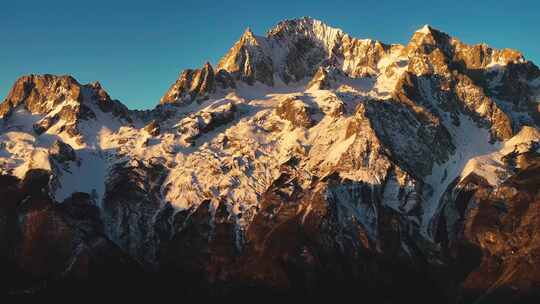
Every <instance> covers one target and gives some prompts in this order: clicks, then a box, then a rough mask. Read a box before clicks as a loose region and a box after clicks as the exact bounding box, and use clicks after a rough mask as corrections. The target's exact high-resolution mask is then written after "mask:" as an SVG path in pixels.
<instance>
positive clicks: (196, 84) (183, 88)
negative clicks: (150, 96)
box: [160, 62, 231, 104]
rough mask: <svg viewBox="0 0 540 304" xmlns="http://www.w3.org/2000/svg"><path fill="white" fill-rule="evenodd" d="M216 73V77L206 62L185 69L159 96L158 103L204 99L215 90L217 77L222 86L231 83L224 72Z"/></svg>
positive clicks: (185, 102)
mask: <svg viewBox="0 0 540 304" xmlns="http://www.w3.org/2000/svg"><path fill="white" fill-rule="evenodd" d="M218 75H219V77H217V79H216V75H214V69H213V68H212V66H211V65H210V63H208V62H207V63H206V64H205V65H204V67H203V68H202V69H197V70H190V69H188V70H185V71H183V72H182V74H181V75H180V78H178V80H177V81H176V82H175V83H174V84H173V85H172V86H171V88H170V89H169V90H168V91H167V93H165V95H164V96H163V97H162V98H161V101H160V104H188V103H190V102H192V101H194V100H204V99H205V98H208V95H209V94H211V93H213V92H214V91H215V89H216V83H215V82H216V81H217V80H218V79H219V82H220V84H221V86H222V87H226V86H228V85H230V84H231V82H230V80H229V79H228V77H227V75H226V73H225V72H220V73H218Z"/></svg>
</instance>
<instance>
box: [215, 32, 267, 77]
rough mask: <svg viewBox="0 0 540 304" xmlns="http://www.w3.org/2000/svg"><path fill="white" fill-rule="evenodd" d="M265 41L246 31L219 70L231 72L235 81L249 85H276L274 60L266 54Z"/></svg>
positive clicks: (224, 58)
mask: <svg viewBox="0 0 540 304" xmlns="http://www.w3.org/2000/svg"><path fill="white" fill-rule="evenodd" d="M264 47H265V41H264V40H263V39H262V38H260V37H256V36H255V35H254V34H253V32H252V31H251V29H249V28H248V29H246V31H245V32H244V34H243V35H242V37H241V38H240V40H239V41H238V42H236V43H235V44H234V46H233V47H232V48H231V49H230V50H229V52H228V53H227V54H226V55H225V56H224V57H223V58H222V59H221V60H220V61H219V64H218V69H222V70H225V71H227V72H229V73H230V74H231V75H232V77H233V78H234V79H238V80H242V81H244V82H246V83H248V84H253V83H254V82H255V81H259V82H261V83H264V84H266V85H269V86H271V85H273V84H274V68H273V63H272V59H271V58H270V57H269V56H268V55H267V54H266V53H265V50H264Z"/></svg>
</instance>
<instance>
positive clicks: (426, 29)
mask: <svg viewBox="0 0 540 304" xmlns="http://www.w3.org/2000/svg"><path fill="white" fill-rule="evenodd" d="M432 30H433V28H432V27H431V26H430V25H429V24H424V26H422V27H421V28H419V29H418V30H416V32H417V33H422V34H429V33H431V31H432Z"/></svg>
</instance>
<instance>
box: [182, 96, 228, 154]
mask: <svg viewBox="0 0 540 304" xmlns="http://www.w3.org/2000/svg"><path fill="white" fill-rule="evenodd" d="M235 113H236V107H235V105H234V103H232V102H231V101H227V100H225V101H224V102H222V103H218V104H215V105H212V106H210V107H208V108H205V109H203V110H201V111H199V112H197V113H193V114H191V115H189V116H188V117H186V118H184V119H182V120H181V121H180V122H179V123H178V125H177V128H178V132H179V133H180V134H181V139H182V141H183V142H184V143H186V144H188V145H192V144H194V142H195V140H196V139H197V138H198V137H199V136H201V135H202V134H204V133H207V132H209V131H211V130H213V129H215V128H217V127H220V126H222V125H224V124H227V123H229V122H231V121H232V120H233V119H234V117H235Z"/></svg>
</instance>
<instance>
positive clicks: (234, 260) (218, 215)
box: [0, 18, 540, 303]
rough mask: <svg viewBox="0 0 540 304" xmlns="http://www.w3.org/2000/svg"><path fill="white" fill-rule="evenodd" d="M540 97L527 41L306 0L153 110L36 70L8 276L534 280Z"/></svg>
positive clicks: (1, 124) (429, 286)
mask: <svg viewBox="0 0 540 304" xmlns="http://www.w3.org/2000/svg"><path fill="white" fill-rule="evenodd" d="M539 100H540V70H539V69H538V68H537V67H536V66H535V65H534V64H533V63H531V62H529V61H527V60H525V58H524V57H523V55H522V54H521V53H519V52H518V51H514V50H509V49H504V50H496V49H493V48H490V47H488V46H487V45H484V44H480V45H466V44H464V43H462V42H460V41H459V40H457V39H455V38H453V37H451V36H449V35H447V34H445V33H443V32H441V31H438V30H436V29H433V28H432V27H429V26H425V27H423V28H421V29H419V30H418V31H416V32H415V33H414V34H413V36H412V38H411V41H410V42H409V43H408V44H407V45H397V44H385V43H381V42H378V41H374V40H370V39H357V38H353V37H350V36H349V35H348V34H346V33H344V32H343V31H341V30H339V29H335V28H332V27H330V26H327V25H325V24H324V23H322V22H320V21H318V20H313V19H310V18H302V19H295V20H287V21H283V22H281V23H279V24H278V25H277V26H276V27H275V28H273V29H271V30H270V31H268V33H267V34H266V36H257V35H255V34H254V33H253V32H251V30H249V29H248V30H246V32H245V33H244V34H243V35H242V37H241V38H240V40H239V41H238V42H237V43H235V44H234V46H233V47H232V48H231V49H230V51H229V52H228V53H227V54H226V55H225V56H224V57H223V58H222V60H221V61H220V62H219V63H218V65H217V67H216V68H215V69H214V68H213V67H212V66H211V65H210V64H209V63H207V64H205V65H204V67H202V68H201V69H195V70H186V71H184V72H182V73H181V75H180V78H179V79H178V80H177V81H176V82H175V83H174V84H173V85H172V86H171V88H170V89H169V91H168V92H167V93H166V94H165V95H164V96H163V98H162V99H161V101H160V104H159V105H158V106H157V107H156V108H155V109H154V110H152V111H146V112H139V111H130V110H128V109H127V108H126V107H125V106H123V105H122V104H121V103H120V102H119V101H116V100H113V99H111V98H110V97H109V95H108V94H107V93H106V91H105V90H104V89H103V88H102V87H101V85H100V84H99V83H94V84H88V85H82V84H79V83H78V82H77V81H76V80H75V79H73V78H71V77H69V76H52V75H43V76H36V75H32V76H25V77H22V78H21V79H19V80H18V81H17V82H16V83H15V85H14V87H13V89H12V90H11V92H10V93H9V95H8V97H7V98H6V100H5V101H4V102H3V103H2V104H1V105H0V117H1V121H0V173H1V175H0V181H1V182H2V185H3V187H2V189H1V190H0V194H1V195H2V197H5V199H4V200H3V201H2V203H1V204H0V259H1V261H0V265H5V267H6V269H8V270H9V271H8V272H7V275H8V276H16V277H17V280H16V281H13V282H14V283H13V284H10V285H8V286H3V287H2V288H4V290H5V291H6V292H8V293H26V292H32V293H39V294H54V293H55V292H57V291H58V290H62V289H63V286H73V288H74V289H73V290H76V291H82V292H85V290H86V292H87V291H88V290H90V289H85V286H86V287H87V288H92V290H93V292H97V293H99V292H101V291H103V292H105V291H107V292H109V291H110V290H111V289H110V286H109V287H107V286H108V283H107V282H111V281H110V280H113V281H114V280H116V279H121V280H128V281H129V282H132V283H133V284H135V285H134V286H141V288H140V289H138V290H137V291H138V292H142V293H144V292H167V293H169V292H170V293H175V292H181V293H182V294H183V296H184V297H191V296H193V297H201V294H204V295H205V296H220V297H223V296H231V297H233V298H234V297H236V298H238V297H240V298H243V297H247V298H249V297H250V295H252V294H259V293H264V294H266V295H269V296H270V295H276V296H290V297H292V296H297V295H303V296H306V295H307V296H314V297H320V296H327V295H330V294H337V295H340V296H347V295H351V294H355V293H357V292H358V291H359V290H360V291H361V292H362V293H364V294H366V295H369V296H370V297H376V298H378V299H380V302H388V303H397V302H400V301H402V300H403V299H410V300H416V301H418V302H443V303H444V302H446V303H472V302H475V301H479V302H485V303H492V302H493V301H495V300H500V301H502V302H507V301H511V300H512V301H527V300H531V301H534V300H537V299H538V286H537V285H538V284H537V281H538V278H537V273H539V272H538V271H537V270H536V268H535V267H536V264H537V263H536V262H535V261H536V260H535V250H536V249H535V248H536V247H538V246H537V245H538V244H537V241H536V238H535V235H534V229H536V228H539V227H538V224H539V223H537V222H538V221H536V220H535V216H536V215H535V207H534V206H535V202H536V200H537V199H538V193H537V190H538V189H540V184H538V179H537V178H535V174H536V171H538V170H537V163H538V159H540V158H539V157H538V155H537V154H538V153H540V151H539V150H538V149H539V147H540V132H539V131H538V127H539V125H538V118H539V117H540V116H539V111H540V109H539V107H538V102H539ZM535 170H536V171H535ZM43 261H50V263H44V262H43ZM109 265H111V266H109ZM112 265H114V266H112ZM110 267H112V268H110ZM107 269H109V270H107ZM108 272H110V274H111V276H109V274H108ZM133 281H134V282H133ZM135 282H136V283H135ZM173 282H180V283H181V284H180V287H179V285H178V284H173ZM85 284H90V285H85ZM90 286H97V287H96V288H94V287H90ZM388 290H392V291H394V292H392V293H389V292H388ZM131 292H134V291H133V290H132V291H131ZM201 292H202V293H201Z"/></svg>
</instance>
